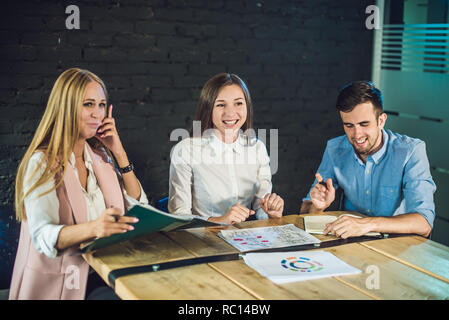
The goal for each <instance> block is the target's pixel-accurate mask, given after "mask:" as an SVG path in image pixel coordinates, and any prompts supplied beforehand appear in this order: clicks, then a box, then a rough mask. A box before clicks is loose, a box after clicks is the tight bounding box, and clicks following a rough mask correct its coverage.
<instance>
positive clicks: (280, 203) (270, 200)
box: [260, 193, 284, 218]
mask: <svg viewBox="0 0 449 320" xmlns="http://www.w3.org/2000/svg"><path fill="white" fill-rule="evenodd" d="M260 207H261V208H262V209H263V211H265V212H266V213H267V214H268V216H269V217H270V218H280V217H282V212H283V211H284V200H283V199H282V198H281V197H280V196H278V195H277V194H276V193H271V194H270V193H267V194H266V195H265V197H263V198H262V199H260Z"/></svg>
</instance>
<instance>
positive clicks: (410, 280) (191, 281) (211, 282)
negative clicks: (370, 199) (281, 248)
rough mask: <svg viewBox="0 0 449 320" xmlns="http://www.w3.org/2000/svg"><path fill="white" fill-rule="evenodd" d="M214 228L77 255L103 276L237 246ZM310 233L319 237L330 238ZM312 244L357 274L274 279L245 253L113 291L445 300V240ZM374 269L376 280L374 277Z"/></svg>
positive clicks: (250, 224) (137, 278) (130, 279)
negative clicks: (241, 257) (255, 267)
mask: <svg viewBox="0 0 449 320" xmlns="http://www.w3.org/2000/svg"><path fill="white" fill-rule="evenodd" d="M342 213H344V212H338V211H335V212H326V214H333V215H340V214H342ZM289 223H293V224H295V225H296V226H297V227H299V228H302V229H304V225H303V218H302V216H301V215H288V216H284V217H283V218H280V219H268V220H259V221H247V222H243V223H240V224H237V225H233V226H232V227H231V228H254V227H265V226H273V225H284V224H289ZM219 231H220V228H198V229H190V230H180V231H172V232H159V233H153V234H150V235H147V236H144V237H140V238H137V239H134V240H132V241H127V242H124V243H121V244H118V245H114V246H111V247H108V248H104V249H101V250H99V251H97V252H94V253H89V254H85V255H83V257H84V258H85V259H86V261H87V262H88V263H89V264H90V265H91V266H92V268H94V269H95V271H96V272H97V273H98V274H99V275H100V276H101V277H102V278H103V280H105V282H106V283H108V280H107V279H108V274H109V272H110V271H112V270H114V269H119V268H124V267H131V266H141V265H147V264H154V263H162V262H167V261H174V260H179V259H186V258H192V257H202V256H209V255H215V254H224V253H238V250H237V249H235V248H234V247H232V246H231V245H229V244H227V243H226V242H225V241H224V240H222V239H221V238H219V237H218V236H217V233H218V232H219ZM316 237H317V238H319V239H320V240H322V241H323V242H324V241H330V240H335V239H336V238H335V237H333V236H321V235H316ZM316 250H326V251H329V252H331V253H332V254H334V255H335V256H337V257H338V258H340V259H341V260H343V261H345V262H346V263H348V264H350V265H351V266H353V267H356V268H358V269H360V270H362V273H361V274H357V275H349V276H338V277H330V278H323V279H317V280H309V281H300V282H293V283H288V284H283V285H277V284H275V283H273V282H271V281H270V280H268V279H267V278H265V277H263V276H261V275H260V274H259V273H257V272H256V271H255V270H253V269H252V268H250V267H248V266H247V265H246V264H245V262H244V261H243V260H234V261H225V262H216V263H208V264H198V265H194V266H188V267H180V268H175V269H170V270H163V271H158V272H148V273H140V274H135V275H130V276H124V277H120V278H118V279H117V280H116V283H115V292H116V293H117V295H118V296H120V297H121V298H122V299H182V300H184V299H187V300H198V299H208V300H214V299H219V300H239V299H248V300H253V299H282V300H287V299H449V247H446V246H444V245H441V244H439V243H436V242H434V241H431V240H428V239H425V238H422V237H420V236H403V237H397V238H385V239H376V240H373V241H367V242H359V243H348V244H342V245H338V246H334V247H329V248H321V249H320V248H318V249H316ZM375 274H378V276H379V277H377V280H378V281H377V283H376V281H374V282H373V279H374V278H373V277H375V276H376V275H375Z"/></svg>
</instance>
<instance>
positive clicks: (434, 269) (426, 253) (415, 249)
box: [362, 236, 449, 283]
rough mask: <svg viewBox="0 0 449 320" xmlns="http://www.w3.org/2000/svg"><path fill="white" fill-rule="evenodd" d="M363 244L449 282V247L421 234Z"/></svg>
mask: <svg viewBox="0 0 449 320" xmlns="http://www.w3.org/2000/svg"><path fill="white" fill-rule="evenodd" d="M362 245H363V246H365V247H367V248H369V249H371V250H374V251H376V252H377V253H380V254H383V255H385V256H387V257H389V258H391V259H394V260H396V261H398V262H401V263H403V264H405V265H407V266H410V267H412V268H414V269H416V270H419V271H421V272H423V273H426V274H428V275H430V276H432V277H435V278H437V279H439V280H441V281H445V282H447V283H449V247H446V246H444V245H442V244H440V243H437V242H435V241H432V240H428V239H425V238H423V237H420V236H412V237H401V238H391V239H382V240H378V241H372V242H366V243H362Z"/></svg>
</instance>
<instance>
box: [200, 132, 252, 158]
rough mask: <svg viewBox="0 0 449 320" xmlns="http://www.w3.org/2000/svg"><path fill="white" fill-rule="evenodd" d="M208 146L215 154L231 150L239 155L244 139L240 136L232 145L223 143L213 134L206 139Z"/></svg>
mask: <svg viewBox="0 0 449 320" xmlns="http://www.w3.org/2000/svg"><path fill="white" fill-rule="evenodd" d="M206 139H207V141H208V144H209V146H210V147H211V148H212V149H213V150H214V151H215V153H216V154H218V155H219V154H221V153H223V152H224V151H225V150H233V151H234V152H236V153H238V154H240V153H242V152H243V143H244V137H242V135H241V134H239V136H238V137H237V139H236V140H235V141H234V142H233V143H224V142H223V141H221V140H220V138H218V137H217V136H216V135H215V134H214V133H212V134H210V135H209V136H208V137H206Z"/></svg>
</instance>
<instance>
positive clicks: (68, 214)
mask: <svg viewBox="0 0 449 320" xmlns="http://www.w3.org/2000/svg"><path fill="white" fill-rule="evenodd" d="M111 153H112V155H113V156H114V157H115V160H116V162H117V167H118V170H119V171H120V173H116V171H115V169H114V166H113V161H112V160H111V158H112V155H111ZM135 203H148V200H147V198H146V195H145V193H144V191H143V189H142V187H141V185H140V183H139V181H138V180H137V178H136V176H135V175H134V172H133V166H132V164H131V163H130V162H129V160H128V157H127V155H126V152H125V150H124V148H123V145H122V143H121V141H120V138H119V135H118V133H117V130H116V127H115V120H114V118H113V117H112V105H111V106H110V108H109V110H107V92H106V87H105V85H104V83H103V81H102V80H101V79H100V78H98V77H97V76H96V75H95V74H93V73H91V72H89V71H87V70H82V69H77V68H72V69H68V70H66V71H65V72H63V73H62V74H61V75H60V76H59V78H58V79H57V80H56V82H55V84H54V86H53V89H52V91H51V93H50V98H49V100H48V104H47V107H46V109H45V113H44V115H43V117H42V119H41V121H40V123H39V126H38V128H37V130H36V133H35V134H34V137H33V140H32V141H31V144H30V146H29V147H28V150H27V151H26V153H25V155H24V157H23V159H22V161H21V163H20V165H19V169H18V172H17V177H16V193H15V206H16V215H17V219H18V220H19V221H20V222H21V231H20V240H19V247H18V250H17V256H16V261H15V265H14V271H13V276H12V281H11V289H10V296H9V298H10V299H84V297H85V294H86V286H87V282H88V273H89V265H88V264H87V263H86V262H85V261H84V259H83V258H82V257H81V256H80V255H77V254H76V251H77V249H78V247H79V245H80V244H81V243H83V242H86V241H89V240H93V239H95V238H101V237H106V236H109V235H112V234H116V233H123V232H127V231H129V230H132V229H133V227H132V225H131V224H133V223H136V222H137V220H136V219H135V218H132V217H126V216H124V212H125V208H126V207H128V206H130V205H132V204H135Z"/></svg>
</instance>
